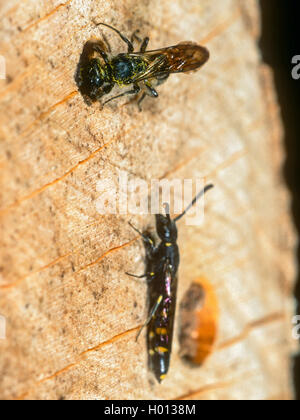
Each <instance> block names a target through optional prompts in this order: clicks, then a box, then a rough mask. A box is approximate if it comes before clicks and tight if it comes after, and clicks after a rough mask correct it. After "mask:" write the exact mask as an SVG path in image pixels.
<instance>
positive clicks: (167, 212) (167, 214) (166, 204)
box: [163, 203, 171, 220]
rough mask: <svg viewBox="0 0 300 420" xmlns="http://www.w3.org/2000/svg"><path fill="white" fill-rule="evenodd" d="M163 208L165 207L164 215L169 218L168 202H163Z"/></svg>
mask: <svg viewBox="0 0 300 420" xmlns="http://www.w3.org/2000/svg"><path fill="white" fill-rule="evenodd" d="M163 208H164V209H165V213H166V217H167V218H168V219H170V220H171V217H170V206H169V203H164V204H163Z"/></svg>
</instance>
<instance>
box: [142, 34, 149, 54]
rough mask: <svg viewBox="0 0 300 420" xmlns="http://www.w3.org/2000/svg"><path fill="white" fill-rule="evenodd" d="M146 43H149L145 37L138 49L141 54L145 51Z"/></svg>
mask: <svg viewBox="0 0 300 420" xmlns="http://www.w3.org/2000/svg"><path fill="white" fill-rule="evenodd" d="M148 43H149V37H148V36H146V38H144V39H143V42H142V45H141V48H140V52H141V53H144V52H145V51H146V48H147V46H148Z"/></svg>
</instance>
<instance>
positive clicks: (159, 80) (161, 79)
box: [156, 74, 169, 86]
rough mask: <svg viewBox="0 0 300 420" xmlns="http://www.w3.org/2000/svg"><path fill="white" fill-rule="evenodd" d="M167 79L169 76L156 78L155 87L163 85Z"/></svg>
mask: <svg viewBox="0 0 300 420" xmlns="http://www.w3.org/2000/svg"><path fill="white" fill-rule="evenodd" d="M168 77H169V74H164V75H163V76H160V77H157V79H156V83H157V84H156V85H157V86H159V85H161V84H162V83H164V82H165V81H166V80H167V78H168Z"/></svg>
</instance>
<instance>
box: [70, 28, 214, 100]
mask: <svg viewBox="0 0 300 420" xmlns="http://www.w3.org/2000/svg"><path fill="white" fill-rule="evenodd" d="M98 25H104V26H107V27H108V28H110V29H112V30H113V31H115V32H116V33H117V34H118V35H119V36H120V37H121V39H122V40H123V41H124V42H125V43H126V44H127V47H128V51H127V53H121V54H118V55H112V54H111V53H110V52H111V49H110V46H109V44H108V42H107V41H106V44H107V45H105V43H104V42H102V41H101V40H91V41H88V42H87V43H86V44H85V45H84V47H83V51H82V54H81V57H80V60H79V64H78V67H77V71H76V74H75V81H76V83H77V86H78V88H79V90H80V92H81V94H82V95H83V97H84V99H85V101H86V102H87V103H88V104H91V103H92V102H95V101H97V100H100V98H102V96H104V95H106V94H108V93H109V92H110V91H111V90H112V88H113V87H114V85H115V84H117V85H118V86H120V87H126V86H128V85H132V88H131V89H130V90H126V91H125V92H123V93H121V94H120V95H117V96H114V97H112V98H110V99H108V100H107V101H105V102H104V104H106V103H107V102H110V101H112V100H113V99H116V98H119V97H121V96H124V95H133V94H137V93H138V92H139V91H140V90H141V89H142V91H143V94H142V96H141V98H140V99H139V101H138V105H139V106H140V103H141V102H142V100H143V99H144V98H145V96H146V95H149V96H152V97H153V98H156V97H157V96H158V93H157V91H156V90H155V88H154V86H158V85H160V84H161V83H163V82H164V81H165V80H166V79H167V78H168V77H169V75H170V74H171V73H182V72H187V71H191V70H196V69H198V68H199V67H201V66H202V65H203V64H205V63H206V61H207V60H208V58H209V52H208V50H207V49H206V48H205V47H201V46H200V45H197V44H195V43H193V42H182V43H180V44H178V45H174V46H172V47H167V48H161V49H159V50H152V51H146V48H147V45H148V42H149V38H148V37H147V38H144V40H143V41H141V40H140V39H139V38H138V37H137V35H136V33H134V34H133V36H132V39H131V41H129V39H127V38H126V37H125V36H124V35H122V34H121V32H119V31H118V30H117V29H115V28H113V27H112V26H109V25H106V24H104V23H98V24H97V26H98ZM134 38H136V39H138V40H139V41H141V42H142V43H141V47H140V51H139V52H134V48H133V44H132V42H133V39H134ZM104 104H103V105H104Z"/></svg>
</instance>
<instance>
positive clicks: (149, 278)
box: [125, 272, 155, 284]
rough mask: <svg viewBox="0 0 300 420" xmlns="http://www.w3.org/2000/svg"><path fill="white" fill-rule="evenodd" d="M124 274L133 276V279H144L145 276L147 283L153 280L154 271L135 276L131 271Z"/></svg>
mask: <svg viewBox="0 0 300 420" xmlns="http://www.w3.org/2000/svg"><path fill="white" fill-rule="evenodd" d="M125 274H126V275H127V276H129V277H133V278H135V279H145V278H147V283H148V284H149V283H151V281H152V280H153V278H154V276H155V273H145V274H142V275H141V276H136V275H135V274H131V273H127V272H125Z"/></svg>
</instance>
